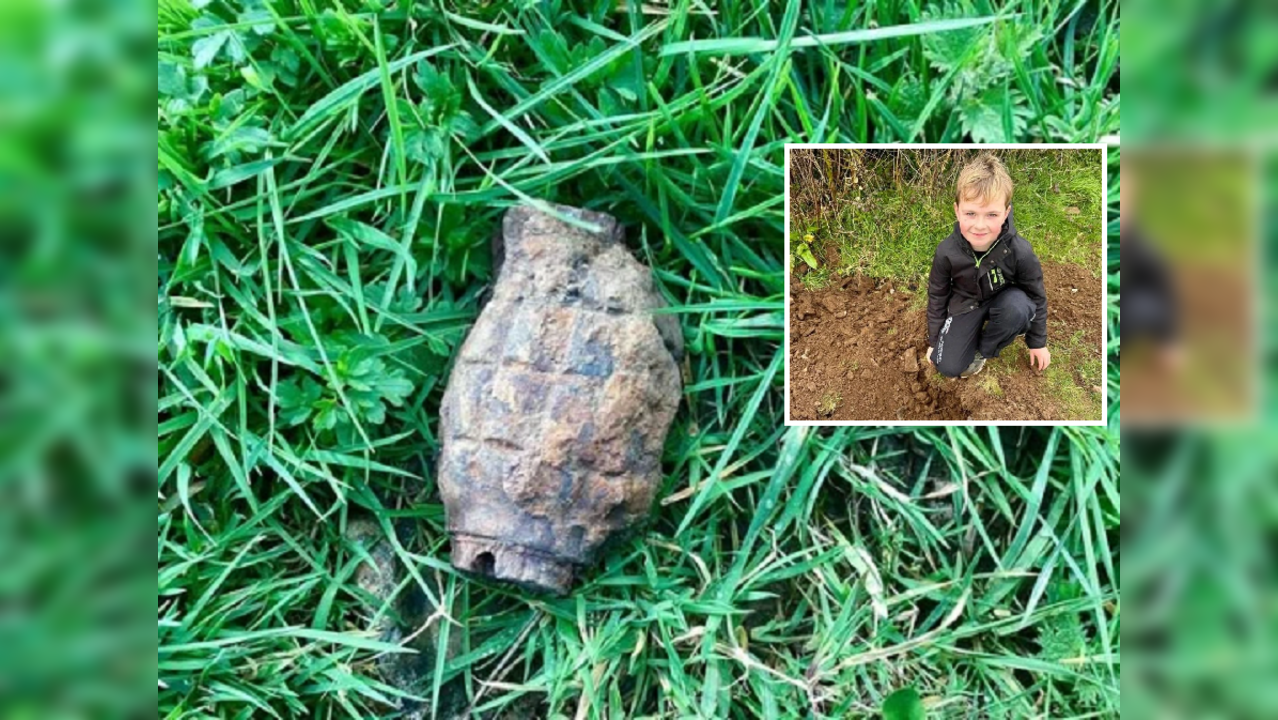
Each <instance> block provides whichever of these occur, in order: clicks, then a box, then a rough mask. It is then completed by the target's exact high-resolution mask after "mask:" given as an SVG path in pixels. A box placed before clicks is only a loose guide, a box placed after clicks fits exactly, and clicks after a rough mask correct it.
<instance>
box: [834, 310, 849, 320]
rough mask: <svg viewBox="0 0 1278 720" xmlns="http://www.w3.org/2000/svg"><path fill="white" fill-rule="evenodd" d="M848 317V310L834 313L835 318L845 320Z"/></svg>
mask: <svg viewBox="0 0 1278 720" xmlns="http://www.w3.org/2000/svg"><path fill="white" fill-rule="evenodd" d="M847 316H848V311H847V310H840V311H838V312H836V313H834V317H836V318H845V317H847Z"/></svg>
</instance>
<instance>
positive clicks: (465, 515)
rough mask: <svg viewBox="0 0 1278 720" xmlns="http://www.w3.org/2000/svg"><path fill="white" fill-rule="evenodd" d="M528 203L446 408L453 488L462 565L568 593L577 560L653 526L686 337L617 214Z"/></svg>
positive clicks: (506, 224)
mask: <svg viewBox="0 0 1278 720" xmlns="http://www.w3.org/2000/svg"><path fill="white" fill-rule="evenodd" d="M555 207H556V209H557V211H559V212H561V213H563V214H566V215H571V216H573V217H576V218H580V219H581V220H584V221H586V222H589V223H592V224H594V225H596V226H598V227H600V228H602V232H599V233H594V232H589V231H586V230H582V229H580V228H578V227H575V226H573V225H570V224H568V223H566V222H563V221H561V220H559V219H557V218H555V217H554V216H551V215H548V214H545V213H542V212H540V211H538V210H535V209H532V208H528V207H517V208H513V209H511V210H509V211H507V213H506V215H505V217H504V218H503V222H502V240H503V245H504V254H505V258H504V262H503V264H502V267H501V271H500V275H499V277H498V280H497V283H496V285H495V286H494V288H493V295H492V298H491V299H490V300H489V302H488V304H487V305H486V306H485V307H484V310H483V311H482V312H481V313H480V315H479V318H478V319H477V320H476V322H475V325H474V327H473V328H471V331H470V334H469V335H468V336H467V338H466V340H465V342H464V343H463V344H462V347H461V352H460V355H459V357H458V359H457V362H456V365H455V366H454V368H453V371H452V374H451V376H450V377H449V381H448V388H447V390H446V391H445V393H444V399H443V406H442V408H441V418H440V435H441V443H442V450H441V454H440V459H439V472H438V476H439V488H440V493H441V495H442V497H443V500H444V506H445V509H446V511H447V516H448V529H449V532H450V534H451V535H452V562H453V565H455V566H456V567H458V568H460V569H462V570H466V571H469V572H473V573H477V574H481V575H485V576H488V577H493V578H496V579H499V580H505V581H509V582H514V583H518V584H521V585H523V586H525V587H528V588H532V589H536V590H540V591H549V592H555V593H565V592H567V591H568V589H569V587H570V586H571V584H572V580H573V575H574V572H575V570H576V568H577V567H578V566H581V565H586V564H589V563H592V562H593V561H594V560H595V557H596V555H597V553H598V550H599V548H600V546H601V545H602V544H603V543H604V541H606V540H607V539H608V538H609V537H610V536H612V535H614V534H615V533H618V532H621V531H623V530H625V529H626V528H627V527H629V526H631V525H633V524H635V523H636V522H637V521H639V520H641V519H642V518H643V517H644V516H645V515H646V514H647V513H648V511H649V509H650V507H651V505H652V500H653V495H654V494H655V493H656V490H657V488H658V486H659V485H660V482H661V450H662V446H663V445H664V443H665V438H666V433H667V431H668V430H669V429H670V423H671V421H672V420H673V419H674V414H675V411H676V409H677V408H678V404H679V395H680V377H679V366H678V362H677V360H676V358H678V357H681V356H682V335H681V334H680V332H681V331H680V329H679V325H678V322H677V321H676V320H675V319H674V316H672V315H653V314H652V312H651V311H652V310H654V309H656V308H660V307H662V306H664V305H665V303H664V302H663V300H662V299H661V296H660V295H659V294H658V293H657V292H656V290H655V289H654V288H653V282H652V275H651V273H650V272H649V270H648V268H647V267H645V266H644V265H642V264H640V263H639V262H638V261H636V260H635V259H634V258H633V257H632V256H631V255H630V252H629V251H628V250H627V249H626V247H625V244H624V242H623V231H622V229H621V227H620V226H619V225H618V223H617V221H616V220H615V219H614V218H612V217H611V216H608V215H605V214H603V213H596V212H592V211H588V210H581V209H577V208H569V207H565V206H555Z"/></svg>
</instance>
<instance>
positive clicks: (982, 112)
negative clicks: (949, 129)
mask: <svg viewBox="0 0 1278 720" xmlns="http://www.w3.org/2000/svg"><path fill="white" fill-rule="evenodd" d="M958 111H959V121H960V122H961V123H962V126H963V131H964V132H965V133H967V134H968V135H969V136H970V137H971V138H972V140H973V141H975V142H982V143H993V142H1012V141H1013V140H1014V139H1015V138H1016V137H1017V136H1019V135H1020V134H1021V133H1022V132H1024V131H1025V127H1026V120H1027V118H1029V117H1030V115H1031V112H1030V110H1029V109H1028V108H1026V107H1025V106H1024V104H1023V103H1022V102H1021V95H1020V93H1018V92H1017V91H1015V90H1011V91H1006V90H1005V89H1004V88H1002V87H992V88H988V89H986V90H985V91H984V92H981V93H979V94H972V95H969V96H967V97H966V98H964V99H963V101H962V102H960V103H959V108H958ZM1008 112H1010V113H1011V119H1012V136H1011V137H1008V135H1007V132H1006V126H1005V123H1004V115H1005V113H1008Z"/></svg>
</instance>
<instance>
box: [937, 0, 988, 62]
mask: <svg viewBox="0 0 1278 720" xmlns="http://www.w3.org/2000/svg"><path fill="white" fill-rule="evenodd" d="M980 16H981V13H978V12H977V11H976V10H975V9H973V8H972V6H971V5H970V4H968V3H961V4H960V3H952V2H947V3H944V4H943V5H940V6H937V5H931V6H929V7H928V8H927V9H925V10H924V11H923V19H924V20H955V19H960V18H968V17H980ZM989 34H990V28H989V26H988V25H979V26H976V27H970V28H960V29H958V30H947V31H945V32H934V33H928V34H926V35H924V36H923V56H924V57H926V58H927V60H928V62H930V63H931V64H932V66H933V67H935V68H936V69H938V70H940V71H942V72H949V71H951V70H954V69H955V68H958V67H961V66H963V65H965V64H967V63H968V62H969V61H970V60H971V59H972V57H973V56H974V55H978V54H980V53H981V51H982V50H983V49H984V48H983V46H984V44H985V43H986V41H987V38H988V36H989Z"/></svg>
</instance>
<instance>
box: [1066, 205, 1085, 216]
mask: <svg viewBox="0 0 1278 720" xmlns="http://www.w3.org/2000/svg"><path fill="white" fill-rule="evenodd" d="M1082 212H1083V211H1082V210H1079V209H1078V208H1077V207H1075V206H1074V205H1070V206H1069V207H1067V208H1065V214H1066V215H1078V214H1080V213H1082Z"/></svg>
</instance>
